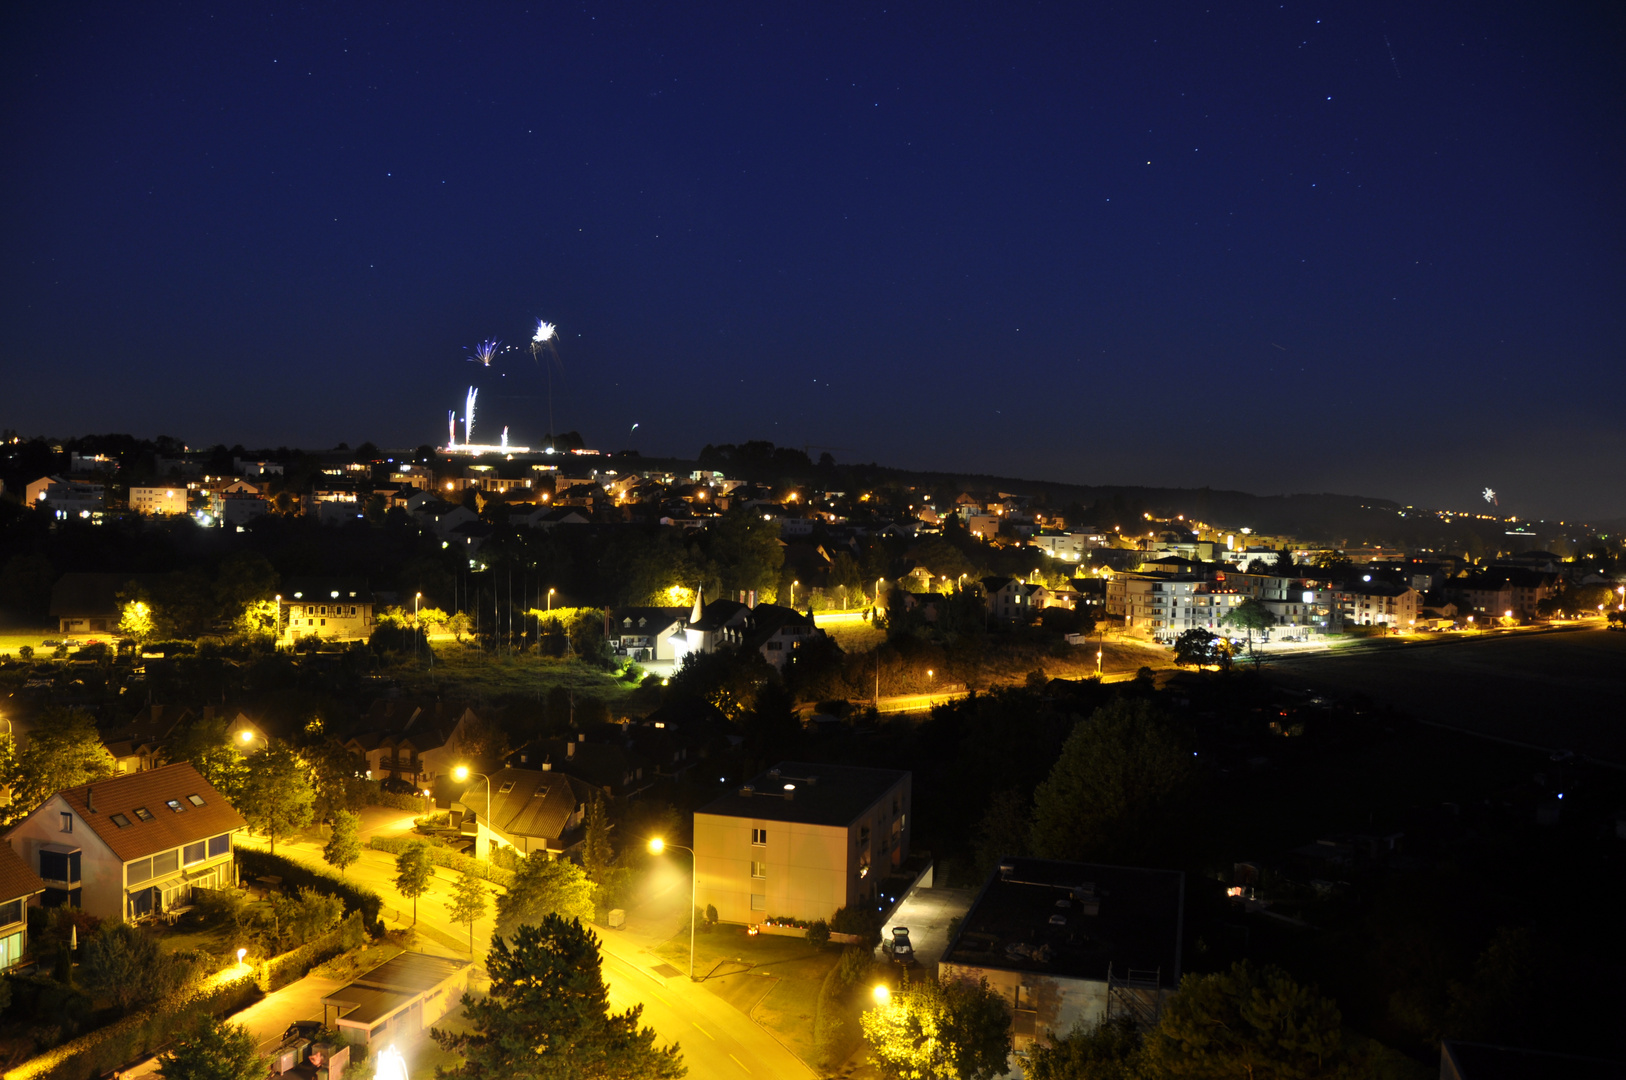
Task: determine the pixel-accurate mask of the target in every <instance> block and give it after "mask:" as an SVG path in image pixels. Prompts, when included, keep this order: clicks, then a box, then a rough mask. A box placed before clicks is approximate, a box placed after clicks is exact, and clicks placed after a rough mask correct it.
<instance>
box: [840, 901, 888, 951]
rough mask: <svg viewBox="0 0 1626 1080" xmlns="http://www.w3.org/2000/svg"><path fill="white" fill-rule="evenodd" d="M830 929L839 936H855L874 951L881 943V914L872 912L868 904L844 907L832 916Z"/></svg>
mask: <svg viewBox="0 0 1626 1080" xmlns="http://www.w3.org/2000/svg"><path fill="white" fill-rule="evenodd" d="M830 929H831V930H834V931H835V932H836V933H838V934H854V935H856V936H857V937H858V940H859V941H862V942H868V943H869V947H870V948H872V949H873V948H875V946H877V945H879V944H880V943H881V914H880V912H878V911H871V910H870V908H869V906H868V905H867V904H865V905H860V906H858V907H844V908H841V909H840V910H838V911H837V912H836V913H835V914H834V915H832V916H830Z"/></svg>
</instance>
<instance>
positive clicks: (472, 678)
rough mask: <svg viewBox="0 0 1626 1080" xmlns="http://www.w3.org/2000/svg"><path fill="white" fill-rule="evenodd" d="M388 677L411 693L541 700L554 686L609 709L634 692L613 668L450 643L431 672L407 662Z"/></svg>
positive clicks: (439, 646) (439, 647)
mask: <svg viewBox="0 0 1626 1080" xmlns="http://www.w3.org/2000/svg"><path fill="white" fill-rule="evenodd" d="M392 674H395V675H396V676H397V677H399V678H400V679H401V680H402V681H403V682H405V683H406V684H407V685H408V687H410V688H411V689H412V690H413V691H415V692H426V691H427V692H440V693H450V694H455V695H459V696H476V695H484V696H487V697H500V696H503V695H506V694H519V695H525V696H528V697H534V698H542V697H546V696H547V693H548V691H550V690H552V689H553V688H554V687H556V686H558V687H564V688H565V689H566V690H573V691H575V692H576V693H577V694H578V695H580V696H582V697H589V698H595V699H597V700H599V701H602V702H604V703H605V704H606V705H608V706H610V708H611V709H612V710H613V709H615V708H616V706H617V705H618V704H620V703H621V702H622V701H623V700H624V699H625V698H626V697H627V696H628V695H629V694H631V693H632V691H633V690H634V689H635V687H634V686H633V684H632V683H630V682H628V681H626V680H625V679H621V678H618V677H617V675H616V672H615V670H614V669H610V670H605V669H603V668H596V667H592V666H590V665H588V664H584V663H582V662H580V661H578V660H568V659H565V660H560V659H554V658H552V657H541V656H537V655H536V654H535V653H528V654H521V655H515V656H507V655H503V656H496V655H494V654H492V653H489V652H485V651H483V650H480V649H476V648H474V647H472V646H466V645H458V644H456V643H455V642H451V641H445V642H437V643H436V645H435V661H434V666H433V668H431V667H430V665H429V663H428V662H427V661H424V660H421V661H417V662H411V661H408V662H406V663H403V664H401V665H400V666H399V667H397V668H396V669H395V670H394V672H392Z"/></svg>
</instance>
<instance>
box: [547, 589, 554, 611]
mask: <svg viewBox="0 0 1626 1080" xmlns="http://www.w3.org/2000/svg"><path fill="white" fill-rule="evenodd" d="M553 593H554V590H552V589H549V590H548V610H549V611H552V610H553Z"/></svg>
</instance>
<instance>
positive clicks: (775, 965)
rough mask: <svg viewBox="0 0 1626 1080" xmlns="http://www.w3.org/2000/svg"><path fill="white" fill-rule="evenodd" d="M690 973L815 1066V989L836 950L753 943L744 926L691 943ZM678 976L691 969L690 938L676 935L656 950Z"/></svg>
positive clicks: (779, 940)
mask: <svg viewBox="0 0 1626 1080" xmlns="http://www.w3.org/2000/svg"><path fill="white" fill-rule="evenodd" d="M694 950H695V951H694V969H695V973H696V974H697V975H699V976H700V977H701V979H702V982H701V985H702V986H704V987H705V988H706V989H707V990H709V991H710V992H712V993H713V994H716V995H717V996H718V997H720V998H722V999H723V1000H724V1001H727V1002H728V1003H729V1004H731V1005H733V1006H734V1007H735V1008H737V1009H739V1010H740V1011H741V1012H743V1013H745V1014H746V1015H748V1016H750V1017H751V1018H752V1019H754V1020H756V1021H757V1022H758V1023H760V1024H762V1025H763V1026H764V1027H767V1028H769V1029H770V1030H772V1031H773V1032H774V1034H776V1035H778V1036H779V1038H780V1039H781V1040H782V1041H783V1042H785V1043H786V1044H787V1045H789V1046H790V1048H791V1050H792V1051H793V1052H794V1053H795V1054H796V1056H797V1057H799V1058H801V1059H802V1060H803V1061H809V1062H811V1061H816V1060H817V1055H816V1054H815V1053H814V1047H813V1020H814V1017H815V1015H816V1014H817V1012H818V1000H819V987H820V986H822V985H823V984H824V977H825V976H826V975H827V974H829V972H830V969H831V968H833V967H835V966H836V964H837V963H838V962H839V961H840V959H841V950H840V949H839V948H837V947H830V948H826V949H824V950H823V951H820V950H818V949H815V948H813V946H811V945H809V944H808V943H807V942H806V941H805V940H803V939H802V938H792V937H770V936H767V935H761V936H758V937H752V936H750V935H748V934H746V932H745V928H744V927H742V926H719V927H718V928H717V929H716V930H714V931H712V932H711V933H709V934H699V935H697V936H696V937H695V946H694ZM655 953H656V955H658V956H659V957H660V958H661V959H663V960H665V961H666V962H667V963H669V964H671V965H672V966H673V967H675V968H677V969H678V970H679V971H687V970H688V969H689V935H688V934H686V933H683V934H678V935H677V936H675V937H673V938H672V939H671V940H670V941H668V942H666V943H665V944H664V945H661V946H659V947H658V948H657V949H656V950H655Z"/></svg>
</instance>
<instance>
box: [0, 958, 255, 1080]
mask: <svg viewBox="0 0 1626 1080" xmlns="http://www.w3.org/2000/svg"><path fill="white" fill-rule="evenodd" d="M20 981H22V980H18V979H15V978H13V985H14V986H15V985H16V984H17V982H20ZM29 981H48V980H29ZM80 996H81V997H82V996H83V995H80ZM260 997H261V994H260V988H259V987H258V986H256V985H255V984H254V980H253V979H250V978H242V979H237V980H234V981H232V982H228V983H224V984H216V983H215V979H214V976H212V975H208V976H203V977H201V978H199V979H197V980H196V981H195V982H193V983H192V984H191V985H189V986H187V987H185V988H183V989H181V990H178V991H176V992H175V993H174V994H171V995H170V996H169V997H167V998H165V999H164V1000H162V1001H160V1002H158V1003H157V1004H155V1005H153V1006H151V1007H150V1008H146V1009H141V1010H138V1011H136V1012H133V1013H131V1014H130V1015H129V1016H126V1017H125V1018H124V1019H122V1020H119V1021H117V1022H115V1023H112V1024H108V1025H107V1026H106V1027H102V1028H97V1029H96V1030H95V1031H90V1032H86V1033H85V1034H84V1035H81V1036H79V1037H78V1038H77V1039H73V1040H71V1041H69V1042H65V1043H63V1044H62V1045H61V1046H58V1047H55V1048H54V1049H51V1050H47V1051H46V1052H45V1053H43V1054H40V1055H38V1056H36V1057H33V1058H30V1059H29V1060H28V1061H25V1062H23V1063H22V1064H21V1065H19V1066H17V1067H16V1068H14V1069H11V1070H9V1071H8V1072H7V1073H6V1075H7V1077H9V1078H10V1080H85V1077H87V1076H100V1075H103V1074H106V1073H109V1072H111V1071H112V1070H114V1069H116V1068H118V1067H119V1066H121V1065H124V1064H125V1063H127V1062H129V1061H132V1060H134V1059H135V1058H138V1057H142V1056H144V1055H146V1054H150V1053H152V1052H153V1051H154V1050H156V1049H158V1048H159V1047H160V1046H162V1045H164V1044H165V1043H167V1042H169V1041H170V1040H172V1039H174V1038H175V1037H176V1036H177V1035H179V1034H180V1033H182V1032H183V1031H186V1030H188V1029H190V1028H191V1027H192V1026H193V1025H194V1024H196V1023H197V1021H198V1020H199V1019H200V1018H201V1017H203V1016H216V1017H219V1016H229V1015H230V1014H232V1013H235V1012H238V1011H240V1010H242V1009H245V1008H247V1007H248V1006H249V1005H251V1004H253V1003H254V1002H255V1001H258V1000H259V999H260Z"/></svg>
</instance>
